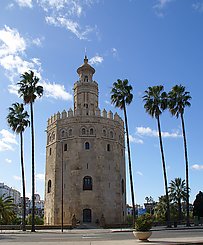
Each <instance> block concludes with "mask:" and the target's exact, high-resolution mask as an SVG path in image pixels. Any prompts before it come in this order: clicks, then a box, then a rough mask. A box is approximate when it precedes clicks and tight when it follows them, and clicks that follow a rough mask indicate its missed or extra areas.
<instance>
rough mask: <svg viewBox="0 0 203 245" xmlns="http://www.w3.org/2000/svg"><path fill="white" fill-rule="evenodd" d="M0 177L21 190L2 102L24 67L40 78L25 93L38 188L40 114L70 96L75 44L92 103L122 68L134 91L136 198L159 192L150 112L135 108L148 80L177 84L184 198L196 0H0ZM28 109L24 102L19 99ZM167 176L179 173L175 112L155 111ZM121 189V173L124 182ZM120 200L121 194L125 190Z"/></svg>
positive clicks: (197, 48)
mask: <svg viewBox="0 0 203 245" xmlns="http://www.w3.org/2000/svg"><path fill="white" fill-rule="evenodd" d="M0 16H1V18H0V98H1V103H0V118H1V120H0V169H1V171H0V182H4V183H5V184H7V185H9V186H12V187H14V188H16V189H18V190H21V181H20V180H21V177H20V176H21V172H20V163H19V138H18V136H16V135H15V134H13V133H12V131H11V130H10V129H9V128H8V125H7V122H6V119H5V118H6V116H7V114H8V107H9V106H10V105H11V104H12V103H14V102H16V101H18V102H20V101H21V99H20V98H18V96H17V95H16V92H17V87H16V85H15V84H16V82H17V81H18V80H19V78H20V74H22V73H23V72H25V71H26V70H27V69H32V70H34V71H35V72H36V74H37V75H38V77H39V78H40V82H41V84H42V85H43V87H44V96H43V97H42V98H41V99H39V100H37V101H36V103H35V108H34V110H35V135H36V142H35V147H36V162H35V164H36V192H38V193H39V194H41V196H42V197H43V195H44V173H45V147H46V133H45V130H46V124H47V119H48V117H50V116H51V115H53V114H54V113H57V112H58V111H60V112H61V111H63V110H64V109H66V110H68V109H69V108H70V107H72V106H73V84H74V82H75V81H77V79H78V76H77V73H76V69H77V68H78V67H79V66H80V65H81V64H82V63H83V58H84V54H85V50H86V52H87V56H88V58H89V62H90V63H91V64H92V66H94V68H95V69H96V73H95V75H94V79H95V80H96V81H97V82H98V84H99V95H100V101H99V104H100V109H103V108H106V109H107V110H112V111H113V112H116V111H117V112H118V113H119V114H120V115H122V116H123V114H122V111H119V110H117V109H115V108H114V107H113V106H112V105H111V103H110V90H111V87H112V83H113V82H114V81H116V80H117V79H118V78H119V79H125V78H127V79H128V80H129V83H130V84H131V85H132V86H133V94H134V99H133V102H132V104H131V105H130V106H129V107H128V117H129V130H130V135H131V138H130V139H131V151H132V163H133V176H134V189H135V196H136V202H137V203H139V204H142V203H143V202H144V201H145V200H144V199H145V197H146V196H152V197H153V198H154V199H155V200H158V196H160V195H163V194H164V184H163V173H162V163H161V157H160V150H159V141H158V138H157V124H156V120H155V119H152V118H150V116H149V115H148V114H146V112H145V110H144V108H143V102H142V96H143V92H144V90H146V89H147V87H148V86H153V85H160V84H162V85H164V87H165V90H166V91H169V90H170V89H171V88H172V86H174V85H176V84H180V83H181V84H182V85H184V86H186V89H187V91H190V93H191V96H192V101H191V104H192V106H191V107H190V108H187V109H186V111H185V124H186V132H187V141H188V154H189V173H190V187H191V202H193V201H194V198H195V195H196V194H197V193H198V192H199V190H202V177H203V154H202V138H203V131H202V119H203V118H202V109H201V106H202V103H201V94H202V90H203V85H202V81H203V45H202V43H203V29H202V24H203V1H202V0H150V1H149V0H110V1H107V0H83V1H81V0H1V1H0ZM26 109H27V110H28V111H29V107H26ZM161 126H162V131H163V143H164V150H165V157H166V165H167V174H168V181H169V182H170V181H171V180H172V179H174V178H175V177H181V178H182V179H184V178H185V162H184V151H183V139H182V136H181V124H180V120H179V119H176V118H172V117H171V116H170V114H169V113H168V112H164V114H163V115H162V117H161ZM30 152H31V147H30V130H29V129H27V130H26V132H25V168H26V186H27V195H30V193H31V168H30V166H31V156H30ZM127 189H128V190H129V183H128V182H127ZM127 196H128V203H130V194H129V191H128V194H127Z"/></svg>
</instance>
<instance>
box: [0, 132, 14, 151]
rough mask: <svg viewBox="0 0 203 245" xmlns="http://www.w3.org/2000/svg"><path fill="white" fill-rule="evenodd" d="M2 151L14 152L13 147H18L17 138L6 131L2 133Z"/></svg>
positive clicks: (0, 141)
mask: <svg viewBox="0 0 203 245" xmlns="http://www.w3.org/2000/svg"><path fill="white" fill-rule="evenodd" d="M0 135H1V138H0V151H9V150H11V151H13V150H14V149H13V145H17V144H18V143H17V141H16V139H15V138H16V136H15V135H14V134H12V133H10V132H9V131H8V130H6V129H2V130H1V131H0Z"/></svg>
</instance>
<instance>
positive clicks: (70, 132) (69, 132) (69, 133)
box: [68, 128, 73, 136]
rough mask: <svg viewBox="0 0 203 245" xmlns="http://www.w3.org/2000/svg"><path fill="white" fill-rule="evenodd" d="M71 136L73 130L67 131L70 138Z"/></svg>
mask: <svg viewBox="0 0 203 245" xmlns="http://www.w3.org/2000/svg"><path fill="white" fill-rule="evenodd" d="M72 134H73V130H72V128H71V129H69V131H68V135H69V136H72Z"/></svg>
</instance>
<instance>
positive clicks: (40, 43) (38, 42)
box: [32, 37, 42, 47]
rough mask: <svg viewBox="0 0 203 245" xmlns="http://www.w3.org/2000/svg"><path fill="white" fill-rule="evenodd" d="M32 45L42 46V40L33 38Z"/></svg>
mask: <svg viewBox="0 0 203 245" xmlns="http://www.w3.org/2000/svg"><path fill="white" fill-rule="evenodd" d="M32 43H33V44H34V45H36V46H38V47H41V46H42V39H40V38H39V37H37V38H35V39H33V40H32Z"/></svg>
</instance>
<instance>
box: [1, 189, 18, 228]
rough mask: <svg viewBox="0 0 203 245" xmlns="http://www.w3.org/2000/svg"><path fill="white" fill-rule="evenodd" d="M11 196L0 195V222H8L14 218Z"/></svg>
mask: <svg viewBox="0 0 203 245" xmlns="http://www.w3.org/2000/svg"><path fill="white" fill-rule="evenodd" d="M14 206H15V205H14V204H13V198H12V197H10V196H6V195H5V194H3V195H2V196H0V224H9V222H10V221H11V220H12V219H13V218H14V216H15V213H14Z"/></svg>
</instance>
